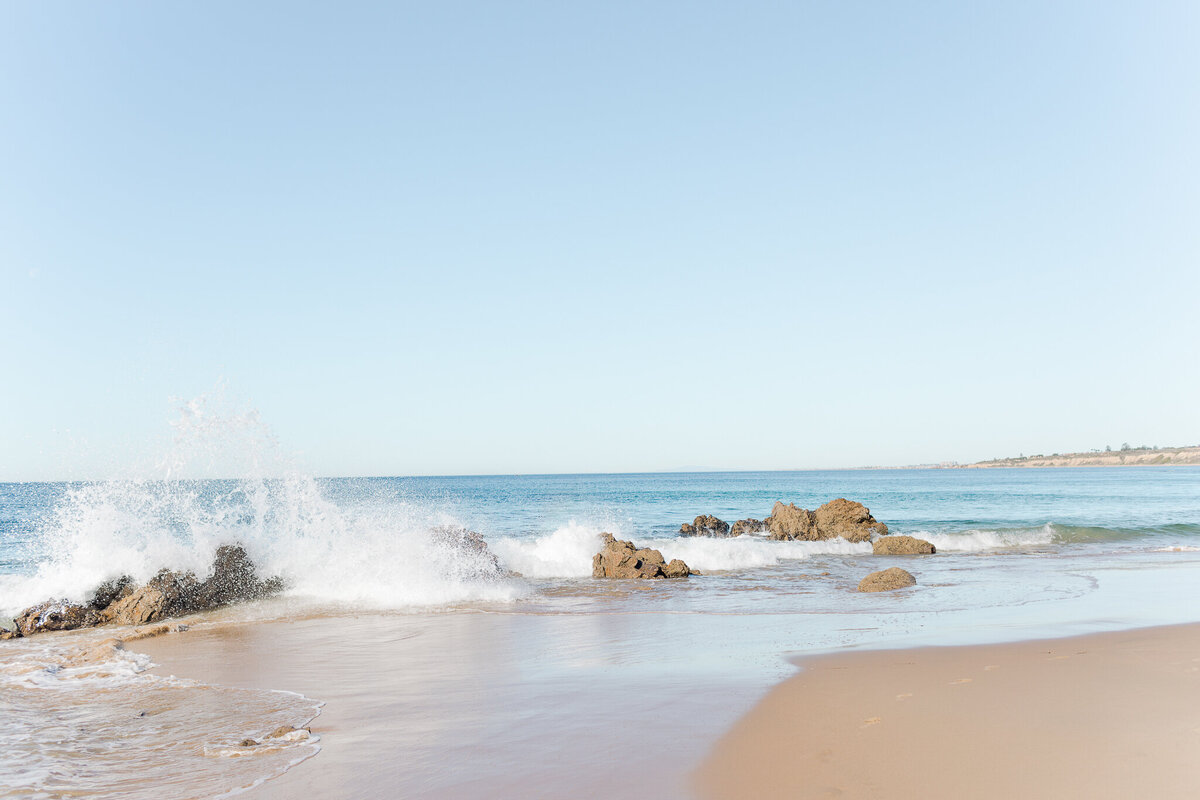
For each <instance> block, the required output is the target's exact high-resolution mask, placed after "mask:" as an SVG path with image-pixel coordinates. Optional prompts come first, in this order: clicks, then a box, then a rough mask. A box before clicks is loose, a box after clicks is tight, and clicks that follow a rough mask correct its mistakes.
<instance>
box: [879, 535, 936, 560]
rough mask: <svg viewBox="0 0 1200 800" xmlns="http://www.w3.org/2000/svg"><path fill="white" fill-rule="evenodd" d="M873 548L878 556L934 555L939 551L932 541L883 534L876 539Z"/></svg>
mask: <svg viewBox="0 0 1200 800" xmlns="http://www.w3.org/2000/svg"><path fill="white" fill-rule="evenodd" d="M872 549H873V550H874V551H875V555H877V556H914V555H932V554H933V553H936V552H937V548H936V547H934V546H933V544H932V543H931V542H927V541H925V540H924V539H917V538H915V537H913V536H883V537H881V538H879V539H876V540H875V544H874V545H872Z"/></svg>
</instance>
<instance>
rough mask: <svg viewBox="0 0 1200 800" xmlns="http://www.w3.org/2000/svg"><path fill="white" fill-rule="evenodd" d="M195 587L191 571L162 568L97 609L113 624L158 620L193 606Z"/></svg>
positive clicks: (193, 607)
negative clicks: (110, 602) (138, 584)
mask: <svg viewBox="0 0 1200 800" xmlns="http://www.w3.org/2000/svg"><path fill="white" fill-rule="evenodd" d="M198 587H199V584H197V583H196V576H194V575H192V573H190V572H172V571H171V570H168V569H164V570H161V571H160V572H159V573H158V574H157V575H155V576H154V577H153V578H151V579H150V581H149V583H147V584H146V585H145V586H141V587H138V588H137V589H134V590H133V591H132V592H130V593H129V594H127V595H126V596H125V597H122V598H121V599H120V600H117V601H116V602H115V603H113V604H112V605H110V606H109V607H108V608H106V609H104V611H102V612H100V613H101V615H102V616H103V620H104V621H105V622H112V623H115V624H117V625H145V624H146V623H148V622H158V621H159V620H160V619H163V618H164V617H170V616H174V615H176V614H184V613H187V612H189V611H193V610H195V609H196V608H197V604H196V602H195V601H196V592H197V589H198Z"/></svg>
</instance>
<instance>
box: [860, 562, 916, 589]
mask: <svg viewBox="0 0 1200 800" xmlns="http://www.w3.org/2000/svg"><path fill="white" fill-rule="evenodd" d="M916 583H917V579H916V578H914V577H913V576H912V573H911V572H908V571H906V570H902V569H900V568H899V567H892V568H891V569H885V570H881V571H879V572H872V573H871V574H870V575H868V576H867V577H865V578H863V579H862V580H861V581H860V582H859V584H858V590H859V591H860V592H890V591H892V590H893V589H903V588H905V587H906V586H915V585H916Z"/></svg>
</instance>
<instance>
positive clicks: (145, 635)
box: [123, 625, 171, 642]
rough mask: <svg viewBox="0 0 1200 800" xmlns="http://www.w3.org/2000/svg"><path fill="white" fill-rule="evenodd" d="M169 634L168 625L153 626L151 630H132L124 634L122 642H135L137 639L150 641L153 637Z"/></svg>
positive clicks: (169, 627) (169, 628)
mask: <svg viewBox="0 0 1200 800" xmlns="http://www.w3.org/2000/svg"><path fill="white" fill-rule="evenodd" d="M170 632H171V626H170V625H155V626H154V627H153V628H134V629H133V632H132V633H127V634H125V636H124V639H123V640H124V641H126V642H136V641H137V640H138V639H152V638H154V637H155V636H163V635H165V634H168V633H170Z"/></svg>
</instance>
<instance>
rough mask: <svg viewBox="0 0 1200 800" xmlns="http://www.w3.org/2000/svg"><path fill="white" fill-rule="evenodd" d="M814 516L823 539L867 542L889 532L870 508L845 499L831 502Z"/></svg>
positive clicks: (819, 509)
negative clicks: (835, 538)
mask: <svg viewBox="0 0 1200 800" xmlns="http://www.w3.org/2000/svg"><path fill="white" fill-rule="evenodd" d="M813 514H814V515H815V516H816V519H817V530H819V531H820V532H821V538H822V539H832V538H833V537H835V536H840V537H842V538H843V539H846V540H848V541H851V542H866V541H869V540H870V539H871V537H872V536H874V535H878V536H885V535H887V532H888V529H887V525H884V524H883V523H882V522H879V521H877V520H876V519H875V518H874V517H872V516H871V510H870V509H869V508H867V507H866V506H864V505H863V504H862V503H856V502H854V501H853V500H847V499H846V498H844V497H839V498H838V499H836V500H830V501H829V502H828V503H826V504H825V505H823V506H821V507H819V508H818V509H817V510H816V511H814V512H813Z"/></svg>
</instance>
